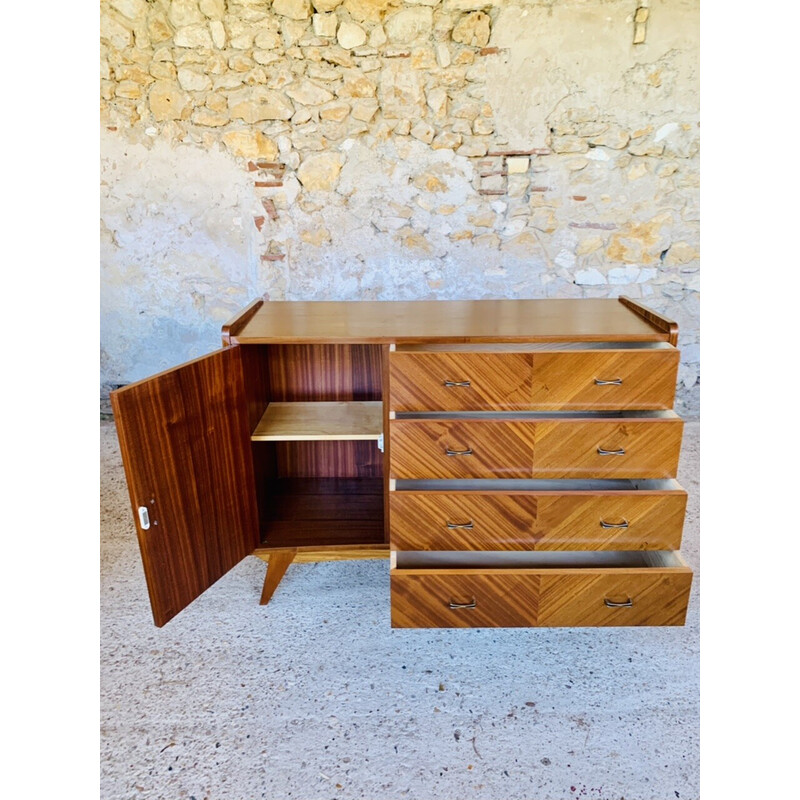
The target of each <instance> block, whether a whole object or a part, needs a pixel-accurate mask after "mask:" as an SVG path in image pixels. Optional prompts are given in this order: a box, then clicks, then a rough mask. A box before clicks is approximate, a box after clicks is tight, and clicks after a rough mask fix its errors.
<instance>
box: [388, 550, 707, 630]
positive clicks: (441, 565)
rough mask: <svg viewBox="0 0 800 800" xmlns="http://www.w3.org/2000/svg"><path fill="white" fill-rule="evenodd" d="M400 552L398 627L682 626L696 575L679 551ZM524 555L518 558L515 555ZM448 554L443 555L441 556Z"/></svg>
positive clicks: (395, 601)
mask: <svg viewBox="0 0 800 800" xmlns="http://www.w3.org/2000/svg"><path fill="white" fill-rule="evenodd" d="M465 555H467V554H460V556H459V561H458V566H451V565H450V564H452V561H450V562H449V563H448V559H447V557H446V556H447V554H441V553H439V554H434V553H429V554H419V553H403V554H400V553H398V554H397V566H396V567H395V568H394V569H392V571H391V596H392V626H393V627H395V628H482V627H530V626H538V627H561V626H570V627H573V626H603V627H616V626H632V625H683V624H684V621H685V618H686V608H687V605H688V602H689V591H690V589H691V585H692V572H691V570H690V569H689V568H688V567H687V566H686V564H685V563H684V562H683V560H682V559H681V557H680V554H679V553H675V552H671V551H668V552H635V553H549V554H538V556H537V557H534V556H533V555H531V554H509V553H507V554H504V555H505V559H501V558H500V557H499V556H500V555H501V554H498V555H497V556H496V557H495V559H494V561H495V563H496V564H503V566H492V559H491V558H490V555H491V554H485V553H484V554H478V553H471V554H468V555H471V556H477V557H479V558H478V559H472V562H473V563H474V564H475V566H470V560H466V559H465ZM512 555H517V556H524V558H518V559H515V560H514V561H512V560H510V559H509V556H512ZM443 556H444V557H443ZM451 558H452V557H451Z"/></svg>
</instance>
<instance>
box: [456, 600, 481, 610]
mask: <svg viewBox="0 0 800 800" xmlns="http://www.w3.org/2000/svg"><path fill="white" fill-rule="evenodd" d="M477 605H478V601H477V600H476V599H475V598H474V597H473V598H472V600H470V602H469V603H454V602H453V601H452V600H451V601H450V608H452V609H453V611H455V610H456V609H457V608H475V606H477Z"/></svg>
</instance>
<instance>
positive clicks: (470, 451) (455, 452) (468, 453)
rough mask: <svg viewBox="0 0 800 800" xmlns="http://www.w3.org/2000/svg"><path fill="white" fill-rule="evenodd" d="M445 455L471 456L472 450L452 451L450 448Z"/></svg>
mask: <svg viewBox="0 0 800 800" xmlns="http://www.w3.org/2000/svg"><path fill="white" fill-rule="evenodd" d="M445 453H447V455H449V456H471V455H472V450H471V449H467V450H451V449H450V448H449V447H448V448H447V449H446V450H445Z"/></svg>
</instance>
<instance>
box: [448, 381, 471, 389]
mask: <svg viewBox="0 0 800 800" xmlns="http://www.w3.org/2000/svg"><path fill="white" fill-rule="evenodd" d="M444 385H445V386H447V387H449V388H452V387H454V386H462V387H464V388H465V389H466V388H468V387H469V385H470V383H469V381H445V382H444Z"/></svg>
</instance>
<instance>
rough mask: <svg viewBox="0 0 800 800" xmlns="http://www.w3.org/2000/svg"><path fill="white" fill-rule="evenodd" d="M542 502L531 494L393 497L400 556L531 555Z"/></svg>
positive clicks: (393, 520)
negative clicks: (453, 553)
mask: <svg viewBox="0 0 800 800" xmlns="http://www.w3.org/2000/svg"><path fill="white" fill-rule="evenodd" d="M536 506H537V498H536V496H535V495H532V494H478V493H477V492H461V493H454V494H450V493H445V492H390V493H389V526H390V535H391V546H392V547H393V548H394V549H395V550H530V549H533V547H534V544H535V538H534V525H535V521H536Z"/></svg>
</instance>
